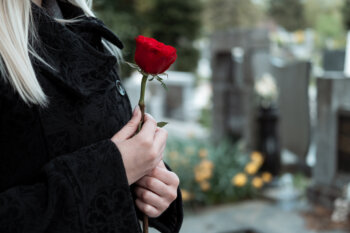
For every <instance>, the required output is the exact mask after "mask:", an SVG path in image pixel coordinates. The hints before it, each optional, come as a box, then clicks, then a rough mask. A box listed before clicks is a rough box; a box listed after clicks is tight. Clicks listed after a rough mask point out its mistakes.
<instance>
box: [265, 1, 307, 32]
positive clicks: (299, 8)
mask: <svg viewBox="0 0 350 233" xmlns="http://www.w3.org/2000/svg"><path fill="white" fill-rule="evenodd" d="M268 11H269V15H270V16H271V17H272V18H273V19H274V20H275V21H276V22H277V23H278V24H279V25H281V26H282V27H284V28H285V29H286V30H288V31H296V30H298V29H304V28H305V27H306V20H305V14H304V5H303V1H302V0H270V2H269V10H268Z"/></svg>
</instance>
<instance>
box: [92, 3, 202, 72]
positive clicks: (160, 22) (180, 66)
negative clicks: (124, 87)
mask: <svg viewBox="0 0 350 233" xmlns="http://www.w3.org/2000/svg"><path fill="white" fill-rule="evenodd" d="M94 9H95V11H96V12H97V15H98V17H100V18H101V19H102V20H103V21H104V22H105V23H106V25H108V26H109V27H110V28H111V29H112V30H113V31H114V32H115V33H116V34H117V35H118V36H119V37H120V38H121V40H122V41H123V43H124V45H125V49H123V55H124V57H125V60H127V61H133V58H134V57H133V56H134V50H135V41H134V38H135V37H136V36H137V35H141V34H142V35H144V36H148V37H154V38H155V39H157V40H159V41H161V42H163V43H165V44H169V45H172V46H174V47H176V49H177V50H178V52H177V54H178V57H179V58H178V60H177V62H176V64H175V68H176V69H177V70H182V71H193V70H195V69H196V67H197V61H198V51H197V50H196V49H195V48H194V45H193V42H194V40H195V39H197V38H198V36H199V34H200V29H201V19H200V12H201V0H191V1H187V0H147V1H144V0H95V3H94ZM123 70H124V71H126V72H124V74H128V73H129V71H130V70H129V69H128V67H126V66H125V67H123Z"/></svg>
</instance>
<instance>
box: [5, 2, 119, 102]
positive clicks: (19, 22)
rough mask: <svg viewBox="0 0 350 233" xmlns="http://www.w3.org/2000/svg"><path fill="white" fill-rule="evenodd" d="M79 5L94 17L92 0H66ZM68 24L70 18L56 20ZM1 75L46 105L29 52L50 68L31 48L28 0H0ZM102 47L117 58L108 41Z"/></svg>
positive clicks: (33, 33)
mask: <svg viewBox="0 0 350 233" xmlns="http://www.w3.org/2000/svg"><path fill="white" fill-rule="evenodd" d="M68 1H69V2H70V3H72V4H73V5H76V6H78V7H80V8H81V9H82V10H83V11H84V13H85V14H86V15H87V16H94V14H93V12H92V10H91V7H92V0H68ZM76 20H79V19H74V20H71V22H73V21H76ZM58 21H64V22H67V23H69V22H70V20H58ZM0 22H1V23H0V38H1V40H0V76H2V77H4V79H5V82H7V81H9V83H10V84H11V86H12V87H13V88H14V90H15V91H16V92H17V93H18V94H19V96H20V97H21V98H22V99H23V101H24V102H25V103H26V104H28V105H31V104H38V105H40V106H42V107H47V106H48V103H49V100H48V97H47V96H46V95H45V93H44V91H43V89H42V88H41V86H40V84H39V82H38V80H37V78H36V75H35V72H34V69H33V65H32V63H31V60H30V56H29V55H32V56H33V57H35V58H36V59H38V60H39V61H40V62H42V63H43V64H45V65H47V66H49V67H50V65H49V64H47V63H46V62H45V61H44V60H43V59H42V58H41V57H40V56H39V55H38V54H37V53H36V52H35V50H34V49H33V46H32V45H31V42H33V41H36V39H37V34H36V31H35V27H34V22H33V16H32V12H31V0H0ZM102 43H103V44H104V46H105V47H106V48H107V49H108V50H109V51H110V52H111V53H112V54H115V55H116V56H117V57H118V58H119V59H118V60H120V58H121V55H120V54H121V53H120V50H119V49H117V47H115V46H114V45H112V44H111V43H109V42H107V41H105V40H103V41H102Z"/></svg>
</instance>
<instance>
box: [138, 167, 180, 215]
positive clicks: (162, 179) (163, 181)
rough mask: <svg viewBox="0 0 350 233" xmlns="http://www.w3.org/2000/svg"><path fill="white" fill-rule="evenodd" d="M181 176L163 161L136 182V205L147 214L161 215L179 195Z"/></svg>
mask: <svg viewBox="0 0 350 233" xmlns="http://www.w3.org/2000/svg"><path fill="white" fill-rule="evenodd" d="M179 182H180V181H179V178H178V176H177V175H176V174H175V173H174V172H171V171H169V170H168V169H167V168H166V167H165V165H164V163H163V161H160V162H159V164H158V166H157V167H156V168H154V169H153V170H152V171H151V172H150V173H149V174H147V175H146V176H144V177H142V178H141V179H140V180H138V181H137V182H136V187H135V193H136V197H137V198H136V201H135V202H136V205H137V207H138V208H139V209H140V210H141V211H142V212H143V213H145V214H146V215H147V216H149V217H152V218H155V217H158V216H159V215H161V214H162V213H163V212H164V211H165V210H166V209H167V208H168V207H169V205H170V204H171V203H172V202H173V201H174V200H175V199H176V197H177V188H178V186H179Z"/></svg>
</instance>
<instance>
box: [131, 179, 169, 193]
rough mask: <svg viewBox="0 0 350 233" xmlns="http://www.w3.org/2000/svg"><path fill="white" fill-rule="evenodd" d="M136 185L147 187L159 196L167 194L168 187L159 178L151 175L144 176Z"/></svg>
mask: <svg viewBox="0 0 350 233" xmlns="http://www.w3.org/2000/svg"><path fill="white" fill-rule="evenodd" d="M136 184H137V185H138V186H140V187H142V188H145V189H148V190H150V191H152V192H154V193H156V194H158V195H159V196H167V194H168V189H169V187H168V186H167V185H166V184H165V183H163V182H162V181H160V180H159V179H157V178H155V177H151V176H144V177H143V178H141V179H140V180H139V181H137V183H136Z"/></svg>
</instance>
